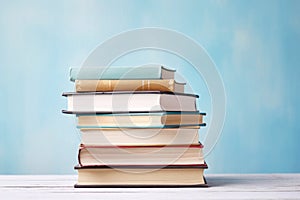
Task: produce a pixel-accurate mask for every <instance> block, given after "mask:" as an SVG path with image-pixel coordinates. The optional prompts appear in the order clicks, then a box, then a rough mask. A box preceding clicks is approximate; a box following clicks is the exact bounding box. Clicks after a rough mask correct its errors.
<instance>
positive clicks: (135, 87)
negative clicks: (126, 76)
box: [75, 79, 185, 93]
mask: <svg viewBox="0 0 300 200" xmlns="http://www.w3.org/2000/svg"><path fill="white" fill-rule="evenodd" d="M184 85H185V83H177V82H176V81H175V80H174V79H166V80H75V88H76V92H111V91H165V92H177V93H184Z"/></svg>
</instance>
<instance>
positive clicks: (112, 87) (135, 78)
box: [70, 65, 185, 93]
mask: <svg viewBox="0 0 300 200" xmlns="http://www.w3.org/2000/svg"><path fill="white" fill-rule="evenodd" d="M174 78H175V70H171V69H167V68H165V67H163V66H159V65H147V66H142V67H82V68H71V69H70V80H71V81H74V82H75V86H76V92H92V91H93V92H111V91H162V92H177V93H184V85H185V83H178V82H176V81H175V80H174Z"/></svg>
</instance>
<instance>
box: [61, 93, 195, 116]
mask: <svg viewBox="0 0 300 200" xmlns="http://www.w3.org/2000/svg"><path fill="white" fill-rule="evenodd" d="M63 96H66V97H67V99H68V109H67V110H66V111H63V112H64V113H75V114H80V113H81V114H83V113H113V112H149V111H152V112H153V111H155V112H162V111H197V109H196V98H198V96H197V95H193V94H182V93H170V92H159V91H151V92H142V91H140V92H137V91H135V92H85V93H64V94H63Z"/></svg>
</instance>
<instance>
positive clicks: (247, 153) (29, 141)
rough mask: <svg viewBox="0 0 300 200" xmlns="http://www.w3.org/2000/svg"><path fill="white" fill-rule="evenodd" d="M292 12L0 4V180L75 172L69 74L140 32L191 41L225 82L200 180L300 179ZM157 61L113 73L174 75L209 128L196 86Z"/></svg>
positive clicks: (289, 6)
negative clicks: (164, 71) (148, 67)
mask: <svg viewBox="0 0 300 200" xmlns="http://www.w3.org/2000/svg"><path fill="white" fill-rule="evenodd" d="M299 8H300V1H275V0H272V1H226V0H218V1H109V2H108V1H90V0H86V1H84V0H82V1H32V0H29V1H2V2H1V7H0V70H1V71H0V72H1V73H0V76H1V78H0V85H1V92H0V94H1V96H0V97H1V98H0V105H1V115H0V160H1V162H0V173H1V174H72V173H75V171H74V170H73V166H74V165H75V164H76V162H77V161H76V156H77V149H78V144H79V142H80V138H79V134H78V130H76V128H75V119H74V116H66V115H63V114H61V109H64V108H65V107H66V99H64V98H63V97H61V93H62V92H64V91H72V90H73V89H74V88H73V84H72V83H71V82H69V80H68V69H69V67H70V66H79V65H80V64H81V63H82V62H83V61H84V59H85V58H86V57H87V56H88V54H89V53H90V52H91V50H93V49H94V48H95V47H96V46H97V45H98V44H100V43H101V42H103V41H105V40H106V39H108V38H110V37H111V36H113V35H115V34H118V33H120V32H123V31H126V30H130V29H134V28H141V27H162V28H169V29H174V30H177V31H179V32H181V33H183V34H186V35H187V36H189V37H191V38H193V39H194V40H196V41H197V42H198V43H199V44H201V45H202V46H203V47H204V48H205V49H206V50H207V51H208V53H209V55H210V56H211V57H212V59H213V60H214V62H215V64H216V66H217V68H218V70H219V72H220V74H221V76H222V78H223V81H224V85H225V88H226V95H227V108H226V109H227V116H226V121H225V125H224V129H223V133H222V135H221V137H220V140H219V141H218V143H217V145H216V148H215V149H214V150H213V152H212V153H211V154H210V155H209V156H208V157H207V162H208V164H209V170H208V171H207V173H275V172H280V173H281V172H300V149H299V144H298V143H299V141H300V136H299V134H300V129H299V125H298V123H297V121H296V120H297V114H298V113H299V112H300V105H299V102H300V101H299V100H300V99H299V96H300V95H299V86H300V85H299V75H300V65H299V64H300V61H299V52H300V47H299V45H300V37H299V36H300V13H299ZM163 54H164V53H157V52H151V51H149V52H145V55H147V56H146V58H145V59H141V56H138V55H139V53H137V56H134V55H133V56H131V57H130V56H129V57H127V58H126V59H125V58H124V59H120V60H119V61H117V62H116V64H139V63H142V62H151V61H154V62H162V63H165V64H166V65H169V66H172V67H175V68H177V67H178V68H180V67H179V66H181V68H180V69H179V72H180V73H181V74H183V76H184V78H185V79H186V80H189V81H191V82H193V83H195V82H197V81H198V82H199V85H200V86H199V88H200V89H203V90H202V91H200V96H201V101H200V102H199V106H200V108H201V110H204V111H206V112H207V113H208V116H207V119H206V120H207V122H208V123H213V122H211V121H210V116H209V113H210V110H211V106H210V97H209V95H207V94H208V92H207V91H206V89H205V87H203V86H201V85H203V83H201V80H199V77H196V75H194V74H193V73H190V72H191V71H190V70H189V69H190V68H189V67H182V66H185V65H186V63H185V62H184V61H182V60H178V58H174V56H169V55H163ZM197 84H198V83H197ZM199 88H193V89H194V90H195V91H197V90H198V89H199ZM297 88H298V89H297ZM201 134H202V132H200V135H201ZM204 134H205V130H204V131H203V135H204ZM201 137H203V136H201Z"/></svg>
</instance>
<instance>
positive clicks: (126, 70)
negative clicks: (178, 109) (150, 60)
mask: <svg viewBox="0 0 300 200" xmlns="http://www.w3.org/2000/svg"><path fill="white" fill-rule="evenodd" d="M175 71H176V70H172V69H167V68H165V67H163V66H160V65H145V66H137V67H128V66H112V67H106V66H99V67H92V66H91V67H88V66H87V67H81V68H71V69H70V80H71V81H75V80H100V79H101V80H120V79H122V80H127V79H129V80H130V79H141V80H142V79H146V80H148V79H174V75H175Z"/></svg>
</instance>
